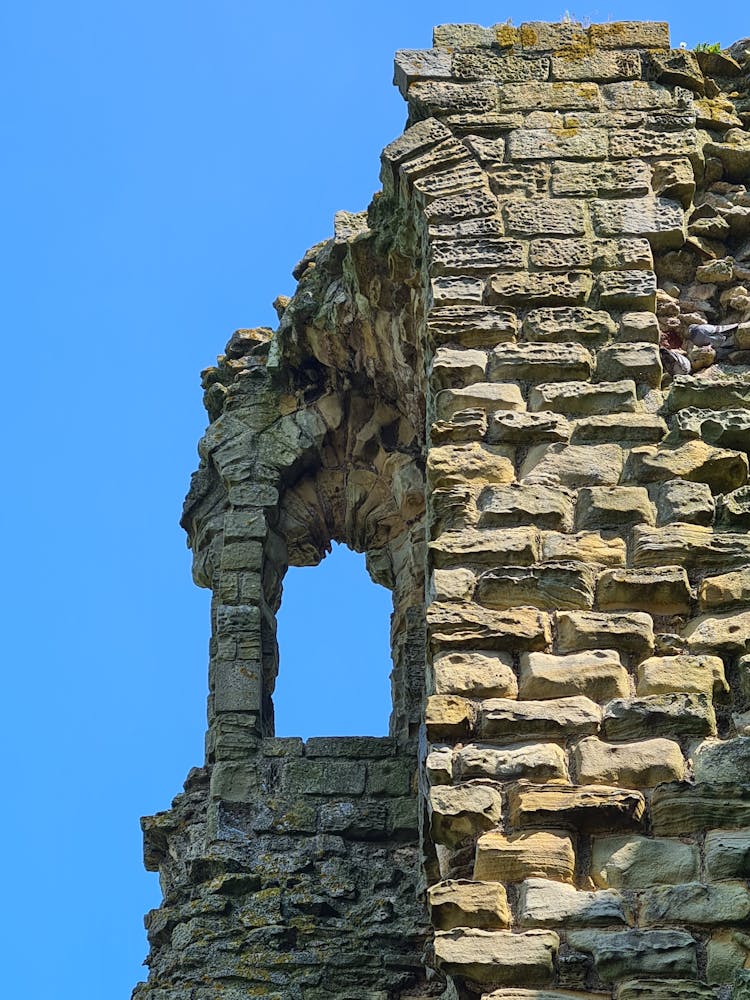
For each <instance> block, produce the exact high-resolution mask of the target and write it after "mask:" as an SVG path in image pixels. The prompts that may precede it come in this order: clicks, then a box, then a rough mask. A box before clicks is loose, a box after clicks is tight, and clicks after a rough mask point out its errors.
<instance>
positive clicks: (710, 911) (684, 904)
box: [639, 882, 750, 927]
mask: <svg viewBox="0 0 750 1000" xmlns="http://www.w3.org/2000/svg"><path fill="white" fill-rule="evenodd" d="M748 917H750V892H748V889H747V886H746V885H744V884H743V883H741V882H725V883H723V884H721V885H701V884H700V883H699V882H688V883H687V884H685V885H663V886H658V887H656V888H653V889H650V890H649V891H648V892H647V893H645V894H644V895H643V896H642V897H641V909H640V913H639V923H640V924H642V925H643V926H644V927H653V926H658V925H660V924H681V925H682V924H702V925H712V924H736V923H744V922H746V921H747V919H748Z"/></svg>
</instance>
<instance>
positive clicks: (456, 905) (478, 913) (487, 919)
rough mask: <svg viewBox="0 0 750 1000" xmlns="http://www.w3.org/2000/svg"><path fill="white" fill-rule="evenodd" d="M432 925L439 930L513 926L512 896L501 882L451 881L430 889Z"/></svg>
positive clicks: (429, 899)
mask: <svg viewBox="0 0 750 1000" xmlns="http://www.w3.org/2000/svg"><path fill="white" fill-rule="evenodd" d="M427 901H428V903H429V906H430V915H431V916H432V922H433V924H434V926H435V927H436V928H437V929H438V930H451V929H452V928H454V927H484V928H489V929H495V928H498V927H510V923H511V915H510V910H509V909H508V897H507V896H506V893H505V889H504V888H503V886H502V885H500V884H499V883H498V882H469V881H466V880H463V879H448V880H446V881H444V882H438V883H437V885H433V886H430V888H429V889H428V890H427Z"/></svg>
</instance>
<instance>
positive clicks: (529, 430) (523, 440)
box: [487, 412, 570, 446]
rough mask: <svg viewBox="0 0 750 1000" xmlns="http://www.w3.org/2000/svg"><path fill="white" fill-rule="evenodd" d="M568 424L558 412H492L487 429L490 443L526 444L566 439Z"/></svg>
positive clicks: (567, 436)
mask: <svg viewBox="0 0 750 1000" xmlns="http://www.w3.org/2000/svg"><path fill="white" fill-rule="evenodd" d="M569 437H570V424H569V423H568V421H567V420H566V419H565V417H563V416H562V415H561V414H559V413H502V412H500V413H493V414H492V416H491V417H490V424H489V428H488V431H487V440H488V441H489V443H490V444H510V445H515V446H528V445H529V444H539V443H541V442H548V441H567V440H568V438H569Z"/></svg>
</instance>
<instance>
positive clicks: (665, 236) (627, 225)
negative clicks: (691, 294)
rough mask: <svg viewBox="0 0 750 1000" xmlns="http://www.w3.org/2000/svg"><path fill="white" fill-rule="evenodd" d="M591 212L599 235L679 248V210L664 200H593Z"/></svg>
mask: <svg viewBox="0 0 750 1000" xmlns="http://www.w3.org/2000/svg"><path fill="white" fill-rule="evenodd" d="M634 155H639V154H637V153H635V154H634ZM591 213H592V218H593V221H594V229H595V231H596V233H597V235H599V236H607V237H618V236H641V237H644V238H646V239H648V240H649V242H650V243H651V245H652V246H653V247H654V248H655V249H659V250H666V249H670V248H673V247H680V246H682V244H683V243H684V242H685V217H684V213H683V211H682V208H681V207H680V206H679V205H678V204H677V203H676V202H673V201H669V199H667V198H622V199H616V200H612V201H607V200H595V201H594V202H593V203H592V206H591ZM651 308H653V307H651Z"/></svg>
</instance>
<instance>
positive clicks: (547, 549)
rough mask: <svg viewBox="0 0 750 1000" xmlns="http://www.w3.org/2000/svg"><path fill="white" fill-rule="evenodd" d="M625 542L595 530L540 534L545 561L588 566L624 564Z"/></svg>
mask: <svg viewBox="0 0 750 1000" xmlns="http://www.w3.org/2000/svg"><path fill="white" fill-rule="evenodd" d="M625 557H626V548H625V542H624V541H623V539H622V538H617V537H615V536H612V537H609V538H604V537H603V536H602V535H600V534H599V532H597V531H578V532H576V533H575V534H570V535H564V534H559V533H558V532H552V531H546V532H544V533H543V534H542V558H543V559H544V561H545V562H558V561H562V562H567V561H572V562H582V563H586V564H587V565H588V566H591V567H593V566H594V565H597V564H598V565H600V566H624V565H625Z"/></svg>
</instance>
